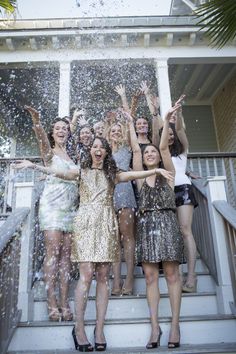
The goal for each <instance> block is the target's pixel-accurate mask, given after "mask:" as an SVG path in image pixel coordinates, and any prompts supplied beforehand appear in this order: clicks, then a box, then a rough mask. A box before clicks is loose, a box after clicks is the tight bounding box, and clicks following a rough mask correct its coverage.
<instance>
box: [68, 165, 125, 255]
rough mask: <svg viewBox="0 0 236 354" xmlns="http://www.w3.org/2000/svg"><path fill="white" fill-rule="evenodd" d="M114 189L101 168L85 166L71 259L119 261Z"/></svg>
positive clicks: (81, 178)
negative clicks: (87, 167) (86, 167)
mask: <svg viewBox="0 0 236 354" xmlns="http://www.w3.org/2000/svg"><path fill="white" fill-rule="evenodd" d="M113 192H114V188H113V186H111V185H110V183H109V182H108V180H107V178H106V177H105V174H104V171H103V170H99V169H82V170H81V177H80V206H79V210H78V213H77V215H76V217H75V221H74V233H73V245H72V262H116V261H118V260H119V235H118V224H117V219H116V214H115V210H114V207H113Z"/></svg>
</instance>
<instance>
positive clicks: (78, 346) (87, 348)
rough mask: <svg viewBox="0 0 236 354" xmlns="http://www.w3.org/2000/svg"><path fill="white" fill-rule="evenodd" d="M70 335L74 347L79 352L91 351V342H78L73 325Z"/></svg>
mask: <svg viewBox="0 0 236 354" xmlns="http://www.w3.org/2000/svg"><path fill="white" fill-rule="evenodd" d="M72 337H73V339H74V343H75V349H76V350H79V351H80V352H92V351H93V346H92V344H90V343H88V344H79V343H78V341H77V338H76V333H75V326H74V327H73V330H72Z"/></svg>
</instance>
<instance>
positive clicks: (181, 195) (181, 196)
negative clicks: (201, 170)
mask: <svg viewBox="0 0 236 354" xmlns="http://www.w3.org/2000/svg"><path fill="white" fill-rule="evenodd" d="M175 204H176V207H177V208H178V207H179V206H181V205H193V206H194V208H196V207H197V206H198V203H197V201H196V198H195V195H194V191H193V186H192V185H191V184H182V185H180V186H175Z"/></svg>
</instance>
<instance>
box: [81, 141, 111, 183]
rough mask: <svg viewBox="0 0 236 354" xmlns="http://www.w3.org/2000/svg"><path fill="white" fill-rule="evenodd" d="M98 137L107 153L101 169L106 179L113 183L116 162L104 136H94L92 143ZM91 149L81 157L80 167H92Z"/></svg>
mask: <svg viewBox="0 0 236 354" xmlns="http://www.w3.org/2000/svg"><path fill="white" fill-rule="evenodd" d="M96 139H98V140H100V141H101V143H102V147H103V148H104V149H105V150H106V152H107V155H106V157H105V159H104V163H103V170H104V172H105V176H106V178H107V180H108V181H109V182H110V183H112V184H114V182H115V178H116V172H117V167H116V162H115V160H114V159H113V157H112V150H111V148H110V146H109V144H108V141H107V140H106V139H104V138H101V137H98V136H95V137H94V139H93V141H92V145H91V146H93V143H94V141H95V140H96ZM90 151H91V149H89V150H87V152H86V155H87V156H86V157H85V158H84V159H83V161H81V168H83V169H84V168H92V156H91V152H90Z"/></svg>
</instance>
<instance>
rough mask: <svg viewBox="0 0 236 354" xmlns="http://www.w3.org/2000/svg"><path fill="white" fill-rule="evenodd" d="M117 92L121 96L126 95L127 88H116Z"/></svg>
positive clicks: (121, 86)
mask: <svg viewBox="0 0 236 354" xmlns="http://www.w3.org/2000/svg"><path fill="white" fill-rule="evenodd" d="M115 92H116V93H118V95H119V96H124V95H125V86H124V85H122V84H120V85H117V86H116V87H115Z"/></svg>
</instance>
